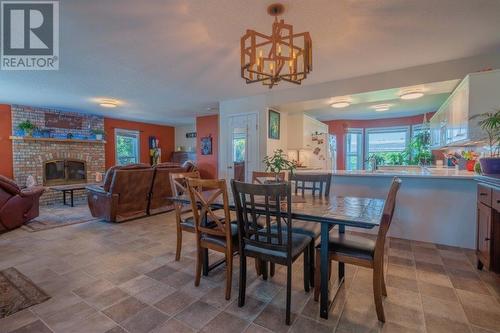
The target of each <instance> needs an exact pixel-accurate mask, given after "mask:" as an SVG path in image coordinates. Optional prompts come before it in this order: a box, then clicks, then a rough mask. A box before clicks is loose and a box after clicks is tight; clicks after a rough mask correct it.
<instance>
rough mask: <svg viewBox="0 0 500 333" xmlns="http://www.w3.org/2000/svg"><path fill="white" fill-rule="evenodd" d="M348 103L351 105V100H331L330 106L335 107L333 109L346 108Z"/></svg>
mask: <svg viewBox="0 0 500 333" xmlns="http://www.w3.org/2000/svg"><path fill="white" fill-rule="evenodd" d="M349 105H351V102H348V101H338V102H333V103H332V104H330V106H331V107H332V108H335V109H342V108H346V107H348V106H349Z"/></svg>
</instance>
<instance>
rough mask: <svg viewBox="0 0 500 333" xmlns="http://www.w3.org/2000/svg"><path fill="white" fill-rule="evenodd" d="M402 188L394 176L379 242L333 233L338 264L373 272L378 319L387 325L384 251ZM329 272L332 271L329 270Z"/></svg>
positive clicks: (333, 254) (332, 248)
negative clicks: (369, 269) (383, 298)
mask: <svg viewBox="0 0 500 333" xmlns="http://www.w3.org/2000/svg"><path fill="white" fill-rule="evenodd" d="M400 186H401V179H399V178H397V177H394V179H393V180H392V183H391V187H390V189H389V193H388V195H387V200H386V202H385V205H384V210H383V214H382V217H381V220H380V226H379V230H378V234H377V239H376V240H372V239H370V238H368V237H363V236H359V235H353V234H349V233H339V232H338V231H337V230H332V231H331V232H330V239H329V252H330V253H329V258H330V261H331V260H335V261H338V262H343V263H347V264H352V265H356V266H361V267H366V268H371V269H373V296H374V299H375V309H376V311H377V317H378V320H380V321H381V322H385V315H384V308H383V305H382V296H387V290H386V287H385V279H384V249H385V239H386V236H387V231H389V227H390V225H391V222H392V217H393V215H394V209H395V207H396V195H397V193H398V191H399V188H400ZM320 261H321V260H320V248H319V247H317V248H316V275H315V278H316V283H315V289H314V299H315V300H316V301H317V300H318V297H319V293H320V287H321V286H320V282H319V281H320V271H321V268H320ZM327 269H330V268H329V267H328V268H327Z"/></svg>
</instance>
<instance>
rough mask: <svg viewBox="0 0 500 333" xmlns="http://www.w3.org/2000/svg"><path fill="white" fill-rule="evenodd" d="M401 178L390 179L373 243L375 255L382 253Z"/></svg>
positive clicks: (381, 254)
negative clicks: (375, 238)
mask: <svg viewBox="0 0 500 333" xmlns="http://www.w3.org/2000/svg"><path fill="white" fill-rule="evenodd" d="M401 182H402V181H401V179H400V178H398V177H394V178H393V179H392V183H391V187H390V188H389V193H388V194H387V199H386V201H385V204H384V210H383V213H382V217H381V221H380V226H379V230H378V235H377V242H376V244H375V257H377V256H383V255H384V246H385V239H386V236H387V232H388V231H389V227H390V226H391V222H392V218H393V216H394V210H395V208H396V197H397V194H398V191H399V188H400V187H401Z"/></svg>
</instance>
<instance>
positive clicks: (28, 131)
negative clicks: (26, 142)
mask: <svg viewBox="0 0 500 333" xmlns="http://www.w3.org/2000/svg"><path fill="white" fill-rule="evenodd" d="M17 128H19V129H20V130H21V131H23V132H24V135H25V136H28V137H31V136H33V131H34V130H36V128H37V127H36V125H35V124H33V123H32V122H31V121H29V120H25V121H23V122H21V123H19V125H17Z"/></svg>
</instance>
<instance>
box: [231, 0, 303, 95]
mask: <svg viewBox="0 0 500 333" xmlns="http://www.w3.org/2000/svg"><path fill="white" fill-rule="evenodd" d="M284 10H285V8H284V7H283V5H282V4H273V5H270V6H269V7H268V8H267V12H268V14H269V15H271V16H274V23H273V30H272V33H271V35H270V36H268V35H265V34H262V33H260V32H257V31H255V30H250V29H248V30H247V32H246V34H245V35H244V36H243V37H241V77H242V78H244V79H245V81H246V83H254V82H262V83H263V84H264V85H265V86H268V87H269V88H272V87H273V86H274V85H276V84H278V82H280V81H281V80H283V81H287V82H291V83H295V84H300V83H301V82H302V80H304V79H305V78H306V77H307V74H309V72H311V71H312V41H311V36H310V35H309V32H302V33H298V34H296V33H294V32H293V26H292V25H291V24H286V23H285V21H284V20H279V21H278V16H279V15H281V14H283V12H284Z"/></svg>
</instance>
